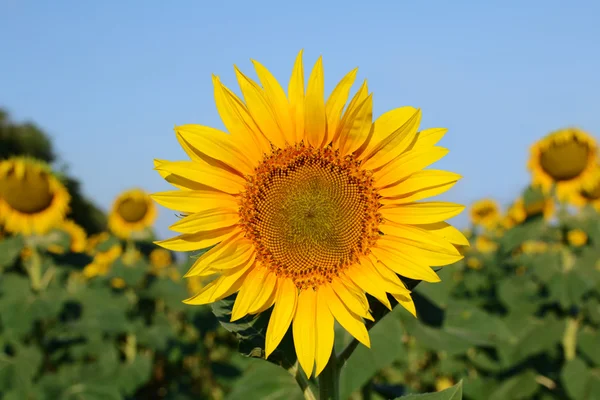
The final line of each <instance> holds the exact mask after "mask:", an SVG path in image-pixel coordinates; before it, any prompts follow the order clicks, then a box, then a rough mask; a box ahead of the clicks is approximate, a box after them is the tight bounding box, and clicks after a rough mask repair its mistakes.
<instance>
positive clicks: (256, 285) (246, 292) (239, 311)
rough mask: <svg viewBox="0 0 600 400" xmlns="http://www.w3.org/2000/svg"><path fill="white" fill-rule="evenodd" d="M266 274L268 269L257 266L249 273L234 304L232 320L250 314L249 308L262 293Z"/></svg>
mask: <svg viewBox="0 0 600 400" xmlns="http://www.w3.org/2000/svg"><path fill="white" fill-rule="evenodd" d="M266 275H267V270H266V269H265V268H260V267H255V268H253V269H252V270H251V271H250V272H249V273H248V276H246V279H245V280H244V283H243V285H242V287H241V288H240V291H239V293H238V295H237V297H236V299H235V303H234V304H233V310H231V322H233V321H237V320H238V319H240V318H243V317H245V316H246V315H247V314H248V309H249V308H250V306H251V305H252V303H253V302H254V301H255V299H256V298H257V296H258V294H259V293H260V289H261V285H262V283H263V282H264V280H265V277H266Z"/></svg>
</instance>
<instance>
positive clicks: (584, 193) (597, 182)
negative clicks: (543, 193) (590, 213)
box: [569, 165, 600, 211]
mask: <svg viewBox="0 0 600 400" xmlns="http://www.w3.org/2000/svg"><path fill="white" fill-rule="evenodd" d="M569 202H570V203H571V204H573V205H575V206H578V207H581V206H585V205H591V206H592V207H594V208H595V209H596V210H598V211H600V165H596V167H595V168H594V174H593V175H592V176H591V178H590V179H589V180H587V181H586V182H584V183H583V184H582V185H581V187H580V188H579V190H575V191H573V192H572V193H571V195H570V196H569Z"/></svg>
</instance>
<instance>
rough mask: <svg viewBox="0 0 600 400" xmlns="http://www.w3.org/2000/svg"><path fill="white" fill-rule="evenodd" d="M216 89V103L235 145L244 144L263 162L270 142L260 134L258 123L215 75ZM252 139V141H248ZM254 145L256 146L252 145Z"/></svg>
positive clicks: (268, 151)
mask: <svg viewBox="0 0 600 400" xmlns="http://www.w3.org/2000/svg"><path fill="white" fill-rule="evenodd" d="M213 86H214V87H215V102H216V105H217V111H218V112H219V115H220V116H221V120H223V124H224V125H225V127H226V128H227V130H228V131H229V132H230V133H231V136H232V139H233V141H234V142H235V143H244V145H247V146H248V151H250V152H252V154H253V157H252V159H254V160H262V158H263V155H264V154H265V153H266V154H269V153H270V151H271V149H270V145H269V141H268V140H267V138H266V137H265V136H264V135H263V134H262V133H261V132H260V130H259V129H258V126H257V125H256V122H254V120H253V119H252V116H251V115H250V113H249V112H248V109H247V108H246V106H245V105H244V103H243V102H242V101H241V100H240V99H239V98H238V97H237V96H236V95H235V94H234V93H233V92H232V91H231V90H229V89H228V88H227V87H225V86H224V85H223V84H221V82H220V80H219V78H218V77H217V76H214V75H213ZM248 138H251V141H248V140H247V139H248ZM252 143H253V144H254V145H252Z"/></svg>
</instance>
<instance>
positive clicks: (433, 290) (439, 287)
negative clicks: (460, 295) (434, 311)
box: [414, 268, 457, 308]
mask: <svg viewBox="0 0 600 400" xmlns="http://www.w3.org/2000/svg"><path fill="white" fill-rule="evenodd" d="M455 272H456V271H455V270H454V268H442V269H441V270H439V271H438V273H437V274H438V275H439V277H440V279H441V280H442V281H441V282H437V283H435V284H427V283H425V282H424V283H422V284H420V285H419V286H417V287H416V289H415V290H414V291H415V292H417V293H419V294H421V295H423V296H424V297H426V298H427V299H428V300H429V301H431V302H432V303H433V304H434V305H436V306H438V307H439V308H445V307H446V306H447V305H448V300H449V299H450V294H451V292H452V290H453V289H454V287H455V286H456V283H457V282H456V281H455V280H454V279H453V276H454V274H455Z"/></svg>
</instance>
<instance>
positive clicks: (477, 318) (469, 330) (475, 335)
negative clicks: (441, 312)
mask: <svg viewBox="0 0 600 400" xmlns="http://www.w3.org/2000/svg"><path fill="white" fill-rule="evenodd" d="M443 329H444V331H445V332H448V333H451V334H453V335H456V336H458V337H461V338H463V339H465V340H467V341H469V342H470V343H472V344H473V345H480V346H485V345H494V344H497V343H500V342H506V341H508V340H510V339H511V338H512V336H513V335H512V333H511V331H510V330H509V329H508V328H507V327H506V325H505V324H504V322H503V321H502V320H501V319H499V318H498V317H495V316H493V315H491V314H488V313H486V312H485V311H483V310H480V309H478V308H477V307H474V306H473V304H472V303H470V302H466V301H462V300H452V301H451V302H450V304H449V305H448V309H447V310H446V319H445V321H444V327H443Z"/></svg>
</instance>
